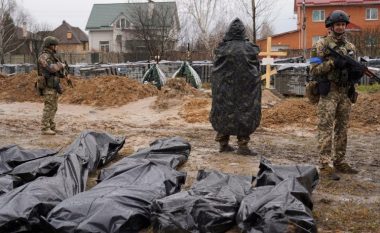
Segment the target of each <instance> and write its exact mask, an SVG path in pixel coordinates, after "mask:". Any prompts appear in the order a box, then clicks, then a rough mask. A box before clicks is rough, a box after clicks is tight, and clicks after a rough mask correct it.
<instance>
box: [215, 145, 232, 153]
mask: <svg viewBox="0 0 380 233" xmlns="http://www.w3.org/2000/svg"><path fill="white" fill-rule="evenodd" d="M234 150H235V148H233V147H232V146H230V145H229V144H220V145H219V152H231V151H234Z"/></svg>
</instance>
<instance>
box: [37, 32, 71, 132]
mask: <svg viewBox="0 0 380 233" xmlns="http://www.w3.org/2000/svg"><path fill="white" fill-rule="evenodd" d="M57 45H58V39H57V38H55V37H52V36H48V37H46V38H45V39H44V42H43V47H44V49H43V51H42V53H41V54H40V56H39V57H38V67H39V74H40V75H42V76H43V77H44V78H45V88H44V89H43V90H42V94H43V98H44V109H43V114H42V120H41V124H42V128H41V131H42V134H43V135H55V134H56V132H57V129H56V125H55V122H54V117H55V113H56V112H57V109H58V95H59V94H61V93H60V92H61V87H60V83H59V79H60V75H59V72H60V71H61V70H63V69H64V68H65V64H64V63H61V62H59V60H58V59H57V58H56V55H55V54H56V49H57ZM62 78H63V77H62Z"/></svg>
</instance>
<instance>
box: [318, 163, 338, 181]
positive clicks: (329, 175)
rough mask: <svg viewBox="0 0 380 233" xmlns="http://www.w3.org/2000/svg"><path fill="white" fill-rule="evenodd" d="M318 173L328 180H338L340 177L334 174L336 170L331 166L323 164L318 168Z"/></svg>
mask: <svg viewBox="0 0 380 233" xmlns="http://www.w3.org/2000/svg"><path fill="white" fill-rule="evenodd" d="M320 175H321V177H322V178H325V179H328V180H336V181H338V180H340V177H339V176H338V175H337V174H336V171H335V169H334V168H333V167H330V166H323V167H321V168H320Z"/></svg>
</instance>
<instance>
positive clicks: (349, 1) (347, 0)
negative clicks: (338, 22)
mask: <svg viewBox="0 0 380 233" xmlns="http://www.w3.org/2000/svg"><path fill="white" fill-rule="evenodd" d="M303 1H304V0H294V10H295V11H296V10H297V6H300V5H302V2H303ZM369 4H380V0H305V5H306V6H327V5H328V6H337V5H369Z"/></svg>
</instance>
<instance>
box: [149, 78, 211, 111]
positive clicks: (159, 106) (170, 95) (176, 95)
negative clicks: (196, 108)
mask: <svg viewBox="0 0 380 233" xmlns="http://www.w3.org/2000/svg"><path fill="white" fill-rule="evenodd" d="M205 96H207V94H206V93H202V92H201V91H199V90H197V89H196V88H194V87H192V86H191V85H190V84H188V83H187V82H186V81H185V80H184V79H180V78H171V79H169V80H168V81H167V82H166V84H165V86H163V87H162V89H161V91H160V93H159V94H158V97H157V100H156V101H155V103H154V106H152V107H153V109H156V110H165V109H168V108H170V107H173V106H178V105H179V106H180V105H182V104H183V103H184V101H185V99H186V98H191V97H205Z"/></svg>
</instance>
